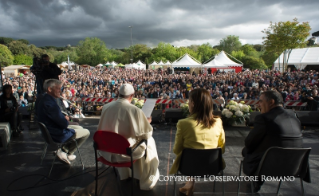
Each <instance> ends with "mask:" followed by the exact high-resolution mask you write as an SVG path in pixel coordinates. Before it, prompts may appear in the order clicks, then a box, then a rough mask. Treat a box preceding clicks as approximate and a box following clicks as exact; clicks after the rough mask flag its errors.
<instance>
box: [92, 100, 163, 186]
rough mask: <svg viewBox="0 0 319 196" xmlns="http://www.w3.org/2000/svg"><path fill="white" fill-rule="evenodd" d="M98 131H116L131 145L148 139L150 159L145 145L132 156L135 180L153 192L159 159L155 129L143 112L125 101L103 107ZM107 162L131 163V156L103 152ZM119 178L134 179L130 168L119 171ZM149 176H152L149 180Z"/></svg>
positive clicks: (157, 174)
mask: <svg viewBox="0 0 319 196" xmlns="http://www.w3.org/2000/svg"><path fill="white" fill-rule="evenodd" d="M98 130H104V131H113V132H115V133H118V134H120V135H122V136H124V137H125V138H127V139H128V141H129V143H130V145H131V146H133V145H134V144H135V143H136V142H137V141H139V140H141V139H147V157H146V159H145V158H144V153H145V143H143V145H141V146H140V147H139V148H138V149H136V150H135V152H134V153H133V159H134V160H135V159H138V160H137V161H136V162H135V163H134V164H133V168H134V178H136V179H139V180H140V189H141V190H150V189H152V188H153V187H154V186H155V184H156V182H157V180H158V178H159V171H158V165H159V160H158V156H157V150H156V144H155V141H154V138H153V137H152V134H153V127H152V126H151V125H150V123H149V122H148V121H147V118H146V117H145V115H144V113H143V111H142V110H141V109H139V108H137V107H136V106H134V105H132V104H130V103H129V101H128V100H126V99H121V98H120V99H118V100H117V101H114V102H111V103H108V104H106V105H104V106H103V109H102V114H101V119H100V122H99V126H98ZM100 153H101V155H102V156H103V157H104V158H105V159H106V160H108V161H110V162H113V163H115V162H116V163H120V162H128V161H130V160H131V159H130V157H129V156H125V155H119V154H113V153H107V152H100ZM118 171H119V174H120V179H121V180H124V179H127V178H128V177H131V169H130V168H118ZM150 176H154V177H152V178H151V179H152V180H150Z"/></svg>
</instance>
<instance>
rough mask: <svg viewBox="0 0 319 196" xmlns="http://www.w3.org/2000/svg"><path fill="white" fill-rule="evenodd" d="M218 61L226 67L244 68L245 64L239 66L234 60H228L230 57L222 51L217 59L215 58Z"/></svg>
mask: <svg viewBox="0 0 319 196" xmlns="http://www.w3.org/2000/svg"><path fill="white" fill-rule="evenodd" d="M215 60H216V61H218V62H220V63H221V64H223V65H225V66H228V67H242V66H243V63H241V64H239V63H236V62H234V61H232V60H230V59H229V58H228V56H227V55H226V54H225V52H224V51H221V52H220V53H219V54H218V55H217V57H216V58H215Z"/></svg>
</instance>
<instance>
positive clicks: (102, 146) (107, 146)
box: [93, 130, 130, 155]
mask: <svg viewBox="0 0 319 196" xmlns="http://www.w3.org/2000/svg"><path fill="white" fill-rule="evenodd" d="M93 141H94V143H95V147H96V150H101V151H105V152H110V153H116V154H125V155H126V154H127V151H126V150H127V148H129V147H130V143H129V142H128V141H127V139H126V138H125V137H123V136H122V135H120V134H117V133H114V132H111V131H101V130H99V131H97V132H95V134H94V136H93Z"/></svg>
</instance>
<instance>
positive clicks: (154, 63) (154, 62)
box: [150, 61, 158, 66]
mask: <svg viewBox="0 0 319 196" xmlns="http://www.w3.org/2000/svg"><path fill="white" fill-rule="evenodd" d="M150 65H152V66H153V65H158V64H157V63H156V61H153V63H151V64H150Z"/></svg>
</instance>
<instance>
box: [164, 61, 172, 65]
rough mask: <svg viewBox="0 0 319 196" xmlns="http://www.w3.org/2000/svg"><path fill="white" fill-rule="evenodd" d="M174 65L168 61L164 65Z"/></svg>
mask: <svg viewBox="0 0 319 196" xmlns="http://www.w3.org/2000/svg"><path fill="white" fill-rule="evenodd" d="M171 64H172V63H171V62H169V61H167V62H166V63H164V65H171Z"/></svg>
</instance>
